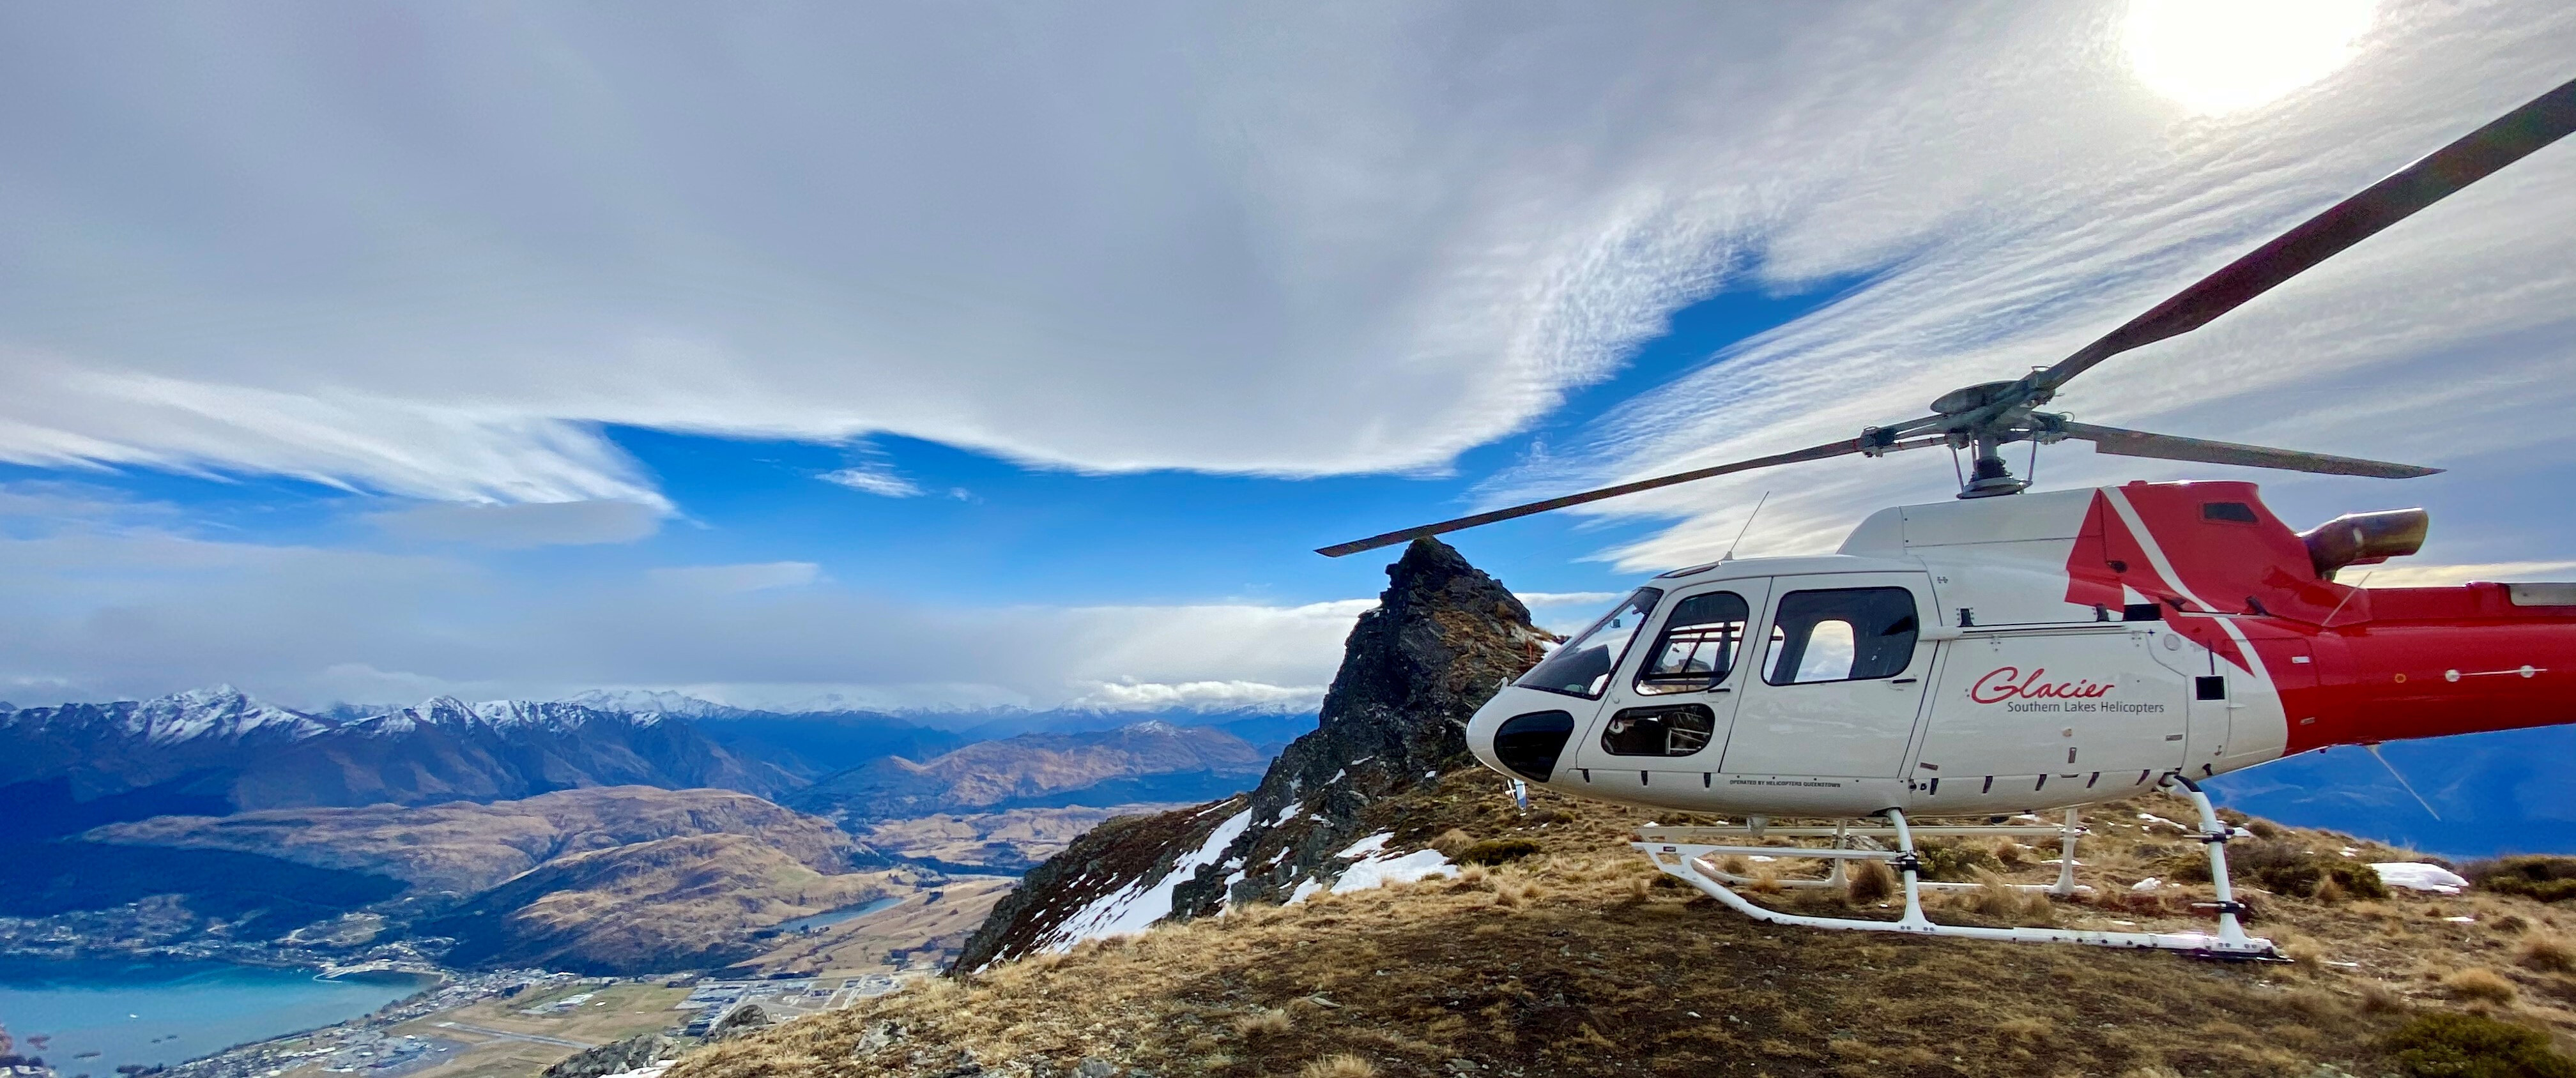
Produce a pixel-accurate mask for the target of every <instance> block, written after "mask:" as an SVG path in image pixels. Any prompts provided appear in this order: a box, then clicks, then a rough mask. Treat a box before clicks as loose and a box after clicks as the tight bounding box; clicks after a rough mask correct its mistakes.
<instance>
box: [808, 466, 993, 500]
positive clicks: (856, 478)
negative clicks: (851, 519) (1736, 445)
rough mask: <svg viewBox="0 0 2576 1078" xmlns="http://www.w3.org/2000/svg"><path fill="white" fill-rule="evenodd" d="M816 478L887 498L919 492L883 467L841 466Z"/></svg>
mask: <svg viewBox="0 0 2576 1078" xmlns="http://www.w3.org/2000/svg"><path fill="white" fill-rule="evenodd" d="M817 478H820V479H821V480H822V481H824V482H826V483H837V484H839V485H841V486H845V487H848V488H850V489H851V490H856V491H862V492H865V493H868V494H877V495H882V496H884V497H888V498H909V497H912V496H914V495H917V494H920V493H921V488H920V487H917V486H914V485H913V482H912V480H909V479H906V478H904V477H902V476H900V475H896V474H894V473H893V472H892V471H888V470H885V469H872V468H855V467H853V468H843V469H841V470H839V471H834V472H825V473H823V474H822V475H821V476H818V477H817ZM964 494H965V492H964V491H951V492H950V495H951V496H952V497H962V496H963V495H964Z"/></svg>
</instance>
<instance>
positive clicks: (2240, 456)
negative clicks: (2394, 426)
mask: <svg viewBox="0 0 2576 1078" xmlns="http://www.w3.org/2000/svg"><path fill="white" fill-rule="evenodd" d="M2066 436H2067V437H2069V438H2081V439H2083V440H2085V441H2088V442H2091V443H2093V451H2094V452H2096V453H2109V454H2111V455H2113V456H2121V457H2153V458H2155V459H2157V460H2191V461H2199V462H2201V463H2203V464H2242V465H2244V466H2246V467H2249V468H2280V469H2283V470H2285V471H2293V472H2323V473H2325V474H2327V475H2366V476H2370V477H2372V478H2376V479H2414V478H2416V477H2419V476H2426V475H2435V474H2439V473H2440V472H2441V470H2442V469H2440V468H2419V467H2416V466H2415V465H2412V464H2391V463H2388V462H2387V461H2384V460H2363V459H2361V458H2359V457H2336V456H2328V455H2327V454H2324V453H2303V452H2300V451H2299V450H2296V449H2273V448H2270V447H2267V446H2259V445H2240V444H2238V443H2235V442H2212V441H2205V440H2203V439H2199V438H2178V437H2175V436H2173V435H2171V434H2152V433H2149V432H2147V431H2142V430H2122V429H2120V428H2118V427H2097V426H2094V425H2092V424H2090V423H2068V424H2066Z"/></svg>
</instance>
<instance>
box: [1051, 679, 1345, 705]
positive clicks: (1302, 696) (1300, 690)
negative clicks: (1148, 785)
mask: <svg viewBox="0 0 2576 1078" xmlns="http://www.w3.org/2000/svg"><path fill="white" fill-rule="evenodd" d="M1324 688H1325V687H1324V686H1322V685H1267V684H1263V683H1261V682H1258V681H1185V682H1181V683H1179V684H1176V685H1170V684H1158V683H1152V682H1138V681H1117V682H1101V683H1099V684H1097V685H1095V686H1094V687H1093V688H1092V689H1091V691H1090V692H1087V693H1084V694H1082V695H1080V696H1077V697H1074V698H1073V699H1071V700H1069V701H1066V703H1065V706H1066V707H1074V708H1097V709H1100V710H1103V711H1145V710H1160V709H1166V708H1170V709H1196V710H1208V711H1214V710H1221V709H1246V710H1263V711H1311V710H1313V709H1315V708H1317V707H1320V706H1322V705H1323V702H1324Z"/></svg>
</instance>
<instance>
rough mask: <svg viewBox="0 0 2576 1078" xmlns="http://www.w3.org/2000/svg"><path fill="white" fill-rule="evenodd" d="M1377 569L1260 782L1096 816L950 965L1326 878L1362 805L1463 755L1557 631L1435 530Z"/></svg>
mask: <svg viewBox="0 0 2576 1078" xmlns="http://www.w3.org/2000/svg"><path fill="white" fill-rule="evenodd" d="M1387 578H1388V584H1387V589H1386V591H1385V592H1384V593H1383V594H1382V595H1380V596H1379V601H1378V606H1377V608H1376V609H1374V610H1371V611H1369V612H1368V613H1365V614H1362V615H1360V619H1359V624H1358V625H1356V626H1354V627H1353V628H1352V630H1351V635H1350V639H1349V642H1348V643H1347V644H1346V645H1345V648H1344V651H1343V656H1342V666H1341V669H1340V671H1339V672H1338V673H1336V674H1335V675H1334V677H1333V686H1332V689H1331V690H1330V691H1329V692H1328V693H1327V694H1326V695H1325V697H1324V706H1323V712H1322V715H1321V717H1320V720H1319V721H1318V724H1317V727H1316V729H1315V731H1314V732H1312V733H1309V734H1307V735H1305V736H1303V737H1300V738H1298V739H1297V740H1296V741H1294V742H1292V743H1290V744H1289V746H1288V748H1287V749H1286V750H1285V751H1283V752H1282V753H1281V754H1280V755H1279V758H1278V759H1276V760H1274V761H1272V762H1271V765H1270V768H1269V771H1268V772H1267V773H1266V774H1264V775H1263V777H1262V780H1261V784H1260V786H1258V787H1257V788H1255V789H1254V790H1253V791H1252V792H1250V793H1249V794H1245V795H1240V796H1237V797H1234V798H1230V799H1228V800H1225V801H1221V802H1217V803H1215V804H1213V805H1208V806H1203V807H1200V808H1194V809H1185V810H1181V811H1178V812H1171V813H1165V814H1162V815H1160V816H1152V817H1141V818H1133V819H1126V820H1113V821H1110V822H1109V823H1105V824H1102V825H1101V826H1100V827H1099V828H1097V829H1095V830H1094V831H1092V832H1091V833H1090V834H1087V835H1085V836H1083V837H1082V838H1081V839H1078V840H1076V841H1075V842H1074V844H1073V845H1072V847H1070V848H1068V849H1067V850H1065V852H1063V853H1062V854H1059V855H1057V856H1056V857H1055V858H1053V859H1051V860H1049V861H1048V862H1047V863H1046V864H1044V865H1041V866H1039V867H1038V868H1037V869H1036V870H1035V871H1033V872H1031V873H1030V874H1029V876H1028V878H1027V880H1026V882H1025V883H1024V884H1023V885H1022V887H1021V888H1020V890H1019V891H1017V892H1015V893H1013V894H1012V895H1011V896H1010V897H1008V898H1006V899H1004V900H1003V901H1002V903H1001V905H999V906H997V907H996V908H995V909H994V911H993V914H992V916H991V917H990V918H988V919H987V920H986V921H985V923H984V925H983V927H982V928H981V929H979V930H978V931H977V932H976V933H975V935H974V937H973V938H972V939H970V940H968V941H967V945H966V949H965V951H964V953H963V955H962V956H961V957H960V958H959V960H958V963H957V968H959V969H961V970H973V969H978V968H981V967H983V966H985V965H987V964H990V963H992V962H994V961H998V960H1007V959H1011V958H1015V957H1018V956H1020V955H1023V954H1029V953H1034V952H1038V951H1044V950H1051V949H1061V948H1063V947H1066V946H1070V945H1071V944H1072V943H1074V942H1077V941H1079V940H1081V939H1084V938H1089V937H1092V936H1099V935H1114V934H1119V933H1123V932H1132V931H1136V930H1139V929H1141V928H1143V927H1145V926H1146V925H1149V924H1151V923H1153V922H1154V921H1157V920H1161V919H1164V918H1169V917H1179V918H1189V917H1198V916H1205V915H1208V914H1211V913H1214V912H1216V911H1218V910H1220V909H1223V908H1224V907H1225V906H1227V905H1229V904H1241V903H1249V902H1279V901H1284V900H1287V899H1289V898H1290V897H1292V896H1293V895H1295V894H1296V893H1297V891H1298V889H1299V888H1301V887H1313V886H1328V885H1330V883H1331V882H1333V879H1334V878H1335V877H1337V876H1338V875H1339V873H1340V872H1341V870H1342V869H1343V868H1344V867H1346V866H1347V865H1348V864H1350V861H1351V859H1350V858H1349V857H1348V856H1346V853H1347V852H1348V851H1350V848H1351V847H1352V845H1353V843H1354V842H1355V841H1357V840H1359V839H1361V838H1363V837H1364V835H1363V834H1362V829H1361V814H1362V812H1363V810H1365V809H1366V808H1367V807H1368V806H1369V805H1371V804H1373V803H1375V802H1377V801H1379V800H1381V799H1383V798H1386V797H1388V796H1390V795H1393V794H1398V793H1402V792H1406V791H1411V790H1415V789H1419V788H1422V787H1424V786H1426V785H1428V784H1430V783H1431V782H1432V781H1433V780H1434V779H1435V778H1436V777H1437V776H1438V775H1439V774H1440V773H1441V772H1444V771H1448V770H1452V769H1455V768H1458V767H1462V766H1466V765H1468V764H1469V763H1470V762H1471V760H1472V758H1471V757H1470V756H1468V754H1467V744H1466V739H1465V724H1466V722H1467V719H1468V718H1469V717H1470V716H1472V715H1474V714H1475V710H1476V708H1477V707H1478V706H1479V705H1481V704H1483V703H1484V702H1485V700H1486V699H1487V698H1488V697H1490V696H1492V695H1493V692H1494V690H1495V688H1496V687H1498V686H1499V685H1501V684H1502V683H1503V682H1505V681H1508V680H1509V679H1511V678H1514V677H1517V676H1519V675H1520V674H1521V672H1522V671H1525V670H1527V669H1528V668H1529V667H1530V666H1531V665H1532V664H1534V663H1536V662H1537V661H1538V659H1539V658H1540V656H1541V655H1542V654H1544V649H1545V647H1546V644H1547V643H1548V642H1549V641H1551V640H1553V639H1554V638H1553V637H1552V636H1550V635H1549V634H1548V633H1546V632H1545V631H1544V630H1541V629H1539V628H1537V627H1536V626H1534V625H1532V624H1531V623H1530V617H1529V610H1528V608H1526V607H1524V606H1522V605H1521V602H1520V600H1518V599H1516V598H1514V597H1513V596H1512V594H1511V592H1509V591H1508V590H1505V589H1504V587H1503V585H1502V583H1501V582H1500V581H1497V580H1495V579H1494V578H1493V577H1491V576H1488V575H1486V574H1485V573H1484V572H1482V571H1481V570H1478V569H1477V568H1476V567H1474V566H1472V565H1469V564H1468V563H1467V560H1466V559H1465V558H1463V557H1460V556H1459V554H1458V552H1457V551H1456V550H1453V549H1451V548H1450V547H1449V546H1448V545H1447V544H1444V543H1441V542H1439V541H1438V540H1435V539H1417V540H1415V541H1414V542H1413V545H1412V546H1410V547H1408V548H1407V549H1406V550H1405V552H1404V556H1403V557H1402V558H1401V559H1399V560H1398V561H1397V562H1396V563H1395V564H1394V565H1392V566H1389V567H1388V568H1387Z"/></svg>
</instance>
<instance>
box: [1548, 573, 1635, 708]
mask: <svg viewBox="0 0 2576 1078" xmlns="http://www.w3.org/2000/svg"><path fill="white" fill-rule="evenodd" d="M1663 597H1664V593H1663V592H1662V591H1661V590H1659V589H1656V588H1639V589H1637V593H1636V594H1634V595H1631V596H1629V597H1628V601H1627V602H1624V603H1621V604H1619V608H1618V609H1616V610H1613V611H1611V612H1609V613H1608V614H1605V615H1603V616H1602V618H1601V620H1599V621H1596V622H1593V623H1592V627H1591V628H1589V629H1585V630H1583V631H1582V632H1581V633H1579V634H1577V635H1576V636H1575V638H1574V639H1572V640H1568V641H1566V642H1565V643H1564V644H1563V645H1562V646H1559V647H1558V648H1557V649H1556V650H1555V651H1553V652H1551V653H1549V654H1548V657H1547V658H1546V659H1543V660H1541V661H1540V662H1539V664H1538V665H1537V666H1533V667H1531V668H1530V672H1529V673H1526V674H1523V675H1521V679H1520V680H1519V681H1517V682H1514V683H1513V684H1516V685H1519V686H1520V687H1522V688H1525V689H1544V690H1546V691H1548V692H1558V693H1564V694H1566V695H1568V696H1580V697H1583V698H1584V699H1587V700H1598V699H1600V698H1601V692H1602V690H1604V689H1607V688H1609V687H1610V673H1611V671H1614V670H1617V669H1618V668H1619V661H1620V660H1621V659H1624V658H1627V657H1628V644H1629V643H1630V642H1631V641H1633V640H1635V639H1636V638H1637V631H1638V630H1639V629H1643V628H1645V626H1646V618H1647V616H1648V615H1651V614H1653V613H1654V612H1655V603H1656V602H1657V601H1658V600H1661V599H1662V598H1663Z"/></svg>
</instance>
